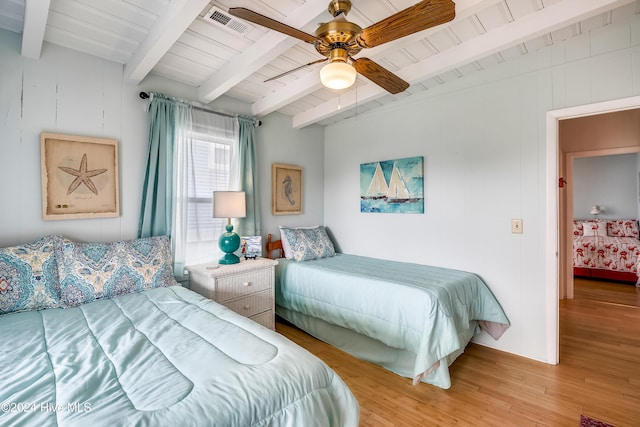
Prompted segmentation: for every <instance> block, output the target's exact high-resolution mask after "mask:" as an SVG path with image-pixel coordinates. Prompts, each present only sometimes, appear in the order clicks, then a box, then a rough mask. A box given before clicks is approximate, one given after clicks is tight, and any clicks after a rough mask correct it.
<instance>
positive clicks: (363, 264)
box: [267, 226, 509, 389]
mask: <svg viewBox="0 0 640 427" xmlns="http://www.w3.org/2000/svg"><path fill="white" fill-rule="evenodd" d="M314 233H317V234H318V235H313V234H314ZM305 234H307V237H305V236H304V235H305ZM323 234H324V235H323ZM325 236H326V231H325V230H324V228H323V227H322V226H320V227H316V228H313V227H312V228H296V229H291V228H284V227H281V237H283V238H282V239H281V240H280V241H273V240H272V238H271V236H268V243H267V253H268V254H271V253H272V250H278V251H279V250H280V248H282V252H284V254H285V256H286V255H287V248H286V247H287V246H289V252H290V258H289V259H279V260H278V266H277V267H276V289H275V296H276V313H277V314H278V315H279V316H280V317H282V318H283V319H285V320H286V321H288V322H290V323H292V324H294V325H295V326H297V327H299V328H301V329H302V330H304V331H306V332H308V333H309V334H311V335H313V336H315V337H317V338H319V339H321V340H323V341H325V342H328V343H329V344H332V345H334V346H336V347H339V348H341V349H342V350H344V351H346V352H348V353H350V354H352V355H354V356H356V357H359V358H361V359H363V360H367V361H370V362H373V363H376V364H378V365H380V366H382V367H384V368H386V369H388V370H390V371H392V372H395V373H396V374H398V375H401V376H405V377H408V378H411V379H412V380H413V384H414V385H416V384H418V383H419V382H425V383H428V384H432V385H435V386H438V387H441V388H445V389H447V388H449V387H451V379H450V376H449V366H450V365H451V363H453V361H454V360H455V359H456V358H457V357H458V356H459V355H460V354H462V352H463V351H464V348H465V347H466V345H467V344H468V343H469V341H470V340H471V339H472V338H473V337H474V336H475V335H476V334H478V333H481V331H486V332H487V333H489V334H490V335H491V336H492V337H493V338H495V339H499V338H500V336H501V335H502V334H503V332H504V331H505V330H506V329H507V328H508V327H509V320H508V319H507V317H506V315H505V313H504V312H503V310H502V308H501V307H500V304H499V303H498V301H497V300H496V299H495V298H494V296H493V294H492V293H491V291H490V290H489V288H488V287H487V285H486V284H485V283H484V282H483V281H482V280H481V279H480V277H478V276H477V275H475V274H472V273H468V272H463V271H458V270H451V269H443V268H437V267H431V266H426V265H418V264H411V263H404V262H393V261H383V260H379V259H374V258H368V257H362V256H355V255H346V254H340V253H335V250H333V252H332V250H331V248H332V247H333V246H332V243H331V241H330V239H329V238H328V236H327V237H325ZM327 248H329V249H327ZM301 254H302V255H301ZM314 254H315V255H316V256H314Z"/></svg>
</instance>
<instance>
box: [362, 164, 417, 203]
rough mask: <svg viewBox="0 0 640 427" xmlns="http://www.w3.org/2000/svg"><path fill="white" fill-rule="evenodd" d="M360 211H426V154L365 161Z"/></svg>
mask: <svg viewBox="0 0 640 427" xmlns="http://www.w3.org/2000/svg"><path fill="white" fill-rule="evenodd" d="M360 212H375V213H414V214H421V213H424V157H422V156H419V157H408V158H404V159H394V160H384V161H380V162H371V163H362V164H361V165H360Z"/></svg>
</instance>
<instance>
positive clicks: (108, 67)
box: [0, 30, 324, 247]
mask: <svg viewBox="0 0 640 427" xmlns="http://www.w3.org/2000/svg"><path fill="white" fill-rule="evenodd" d="M20 50H21V36H20V35H19V34H16V33H13V32H9V31H6V30H0V58H2V59H1V62H2V65H0V183H1V184H0V200H1V201H2V207H1V208H0V247H3V246H9V245H13V244H17V243H21V242H26V241H30V240H33V239H36V238H39V237H41V236H43V235H48V234H54V233H55V234H61V235H64V236H67V237H69V238H72V239H77V240H81V241H113V240H119V239H131V238H134V237H135V236H136V234H137V229H138V215H139V210H140V199H141V194H142V185H143V181H144V171H145V167H146V159H147V144H148V128H149V120H148V115H147V113H146V112H145V111H144V107H145V104H146V102H145V101H142V100H141V99H140V98H139V97H138V93H139V92H140V91H141V90H144V91H157V92H163V93H165V94H167V95H169V96H177V97H181V98H185V99H191V100H195V99H197V96H196V89H195V88H192V87H189V86H186V85H182V84H179V83H176V82H172V81H169V80H167V79H164V78H162V77H158V76H155V75H149V76H148V77H147V78H145V80H143V82H142V83H141V84H140V85H139V86H136V85H132V84H130V83H127V82H126V81H124V77H123V66H122V64H116V63H111V62H108V61H104V60H101V59H99V58H96V57H93V56H90V55H85V54H82V53H78V52H74V51H71V50H69V49H65V48H62V47H58V46H55V45H51V44H48V43H45V44H44V46H43V51H42V57H41V58H40V59H39V60H33V59H28V58H23V57H22V56H21V55H20ZM210 106H211V108H213V109H215V110H216V111H224V112H227V113H232V114H249V113H250V111H251V109H250V106H249V105H247V104H245V103H242V102H240V101H237V100H233V99H230V98H226V97H222V98H220V99H217V100H216V101H215V102H214V103H212V104H211V105H210ZM262 120H263V123H264V125H263V126H262V127H261V128H258V129H257V130H256V137H257V141H258V147H257V153H258V165H257V167H258V170H259V176H260V180H261V187H260V194H261V202H262V206H261V210H262V222H263V224H264V228H263V229H264V230H266V231H265V232H264V233H263V236H264V237H265V239H266V234H267V232H271V233H277V232H278V225H279V224H280V223H286V224H290V225H296V224H302V223H322V222H323V192H322V186H323V172H324V171H323V151H324V144H323V139H324V133H323V129H322V127H319V126H311V127H309V128H307V129H302V130H294V129H293V128H292V127H291V120H290V118H288V117H286V116H282V115H280V114H276V113H274V114H272V115H270V116H267V117H265V118H263V119H262ZM42 131H47V132H57V133H67V134H73V135H87V136H96V137H107V138H114V139H116V140H118V149H119V163H120V177H119V178H120V210H121V216H120V217H118V218H106V219H78V220H59V221H43V220H42V204H41V190H40V179H41V176H40V132H42ZM274 162H275V163H292V164H296V165H299V166H302V167H303V174H304V196H305V199H304V202H303V203H304V204H303V215H299V216H287V217H273V216H272V215H271V163H274Z"/></svg>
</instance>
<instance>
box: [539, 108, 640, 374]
mask: <svg viewBox="0 0 640 427" xmlns="http://www.w3.org/2000/svg"><path fill="white" fill-rule="evenodd" d="M638 108H640V97H637V96H636V97H631V98H623V99H618V100H613V101H606V102H601V103H596V104H589V105H582V106H577V107H570V108H565V109H562V110H554V111H550V112H548V113H547V211H546V217H547V227H546V246H545V247H546V275H545V277H546V294H547V304H546V306H547V313H546V317H547V361H548V363H552V364H557V363H558V360H559V353H560V348H559V338H560V335H559V300H560V298H561V297H562V298H565V297H567V296H568V291H569V289H568V283H569V282H570V283H571V284H572V283H573V274H572V270H573V269H572V266H571V257H570V256H567V254H570V253H571V252H570V249H571V248H570V247H569V251H567V247H568V246H567V245H569V244H571V238H570V233H571V227H570V224H571V223H570V222H569V221H570V220H571V221H572V216H573V207H572V206H567V205H568V203H567V201H568V199H569V198H571V199H572V197H568V191H567V190H566V186H565V183H566V180H564V177H566V176H568V175H567V170H566V169H567V168H566V166H567V160H566V157H567V152H579V151H588V150H597V147H590V146H588V145H584V144H583V146H582V148H583V150H572V151H566V150H567V147H562V146H561V141H560V139H561V135H560V127H561V122H562V121H563V120H568V119H574V118H580V117H589V116H596V115H604V114H608V113H614V112H621V111H627V110H634V109H638ZM638 111H639V112H640V110H638ZM638 139H639V138H638V135H636V138H635V141H634V143H632V144H627V145H639V144H640V141H639V140H638ZM618 142H619V141H618ZM609 148H615V147H609ZM618 148H621V147H618ZM571 202H572V200H571ZM568 208H570V212H569V211H568ZM567 257H568V258H569V262H567ZM570 267H571V268H570ZM570 273H571V278H570V280H568V277H569V274H570ZM570 291H571V292H573V289H571V290H570ZM572 296H573V295H572Z"/></svg>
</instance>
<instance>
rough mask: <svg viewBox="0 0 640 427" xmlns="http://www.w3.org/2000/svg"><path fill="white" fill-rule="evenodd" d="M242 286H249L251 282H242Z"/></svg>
mask: <svg viewBox="0 0 640 427" xmlns="http://www.w3.org/2000/svg"><path fill="white" fill-rule="evenodd" d="M243 285H245V286H251V282H244V283H243Z"/></svg>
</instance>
